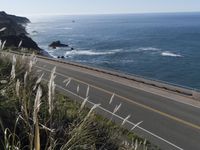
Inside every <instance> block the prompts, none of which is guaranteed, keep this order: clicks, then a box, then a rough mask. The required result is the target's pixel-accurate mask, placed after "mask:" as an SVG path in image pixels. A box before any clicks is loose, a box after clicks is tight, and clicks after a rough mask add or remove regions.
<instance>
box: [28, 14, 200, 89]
mask: <svg viewBox="0 0 200 150" xmlns="http://www.w3.org/2000/svg"><path fill="white" fill-rule="evenodd" d="M30 19H31V21H32V23H31V24H29V26H28V32H29V33H30V36H31V37H32V38H33V39H34V40H35V41H36V42H37V43H38V44H39V46H40V47H41V48H43V49H44V50H46V51H48V52H49V53H50V54H51V55H52V56H54V57H57V56H62V55H64V56H65V59H66V60H70V61H75V62H79V63H83V64H88V65H92V66H97V67H103V68H109V69H114V70H117V71H121V72H124V73H129V74H137V75H141V76H145V77H148V78H153V79H157V80H162V81H166V82H171V83H175V84H179V85H184V86H188V87H192V88H198V89H200V13H168V14H167V13H165V14H164V13H163V14H126V15H82V16H81V15H80V16H78V15H76V16H48V17H47V16H46V17H44V16H43V17H42V16H40V17H32V18H30ZM32 31H37V34H36V33H32ZM55 40H60V41H61V42H62V43H65V44H69V45H70V47H73V48H74V50H70V48H59V49H56V50H53V49H50V48H48V45H49V44H50V43H51V42H52V41H55Z"/></svg>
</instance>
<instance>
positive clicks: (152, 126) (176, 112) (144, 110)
mask: <svg viewBox="0 0 200 150" xmlns="http://www.w3.org/2000/svg"><path fill="white" fill-rule="evenodd" d="M55 66H56V79H55V82H56V85H57V89H58V90H59V91H61V92H63V93H65V94H66V95H68V96H69V97H72V98H75V99H77V100H83V99H84V98H85V97H86V91H87V87H88V86H89V87H90V90H89V103H90V104H101V106H100V107H99V108H98V109H97V113H100V114H101V115H103V116H105V117H107V118H111V116H112V115H111V113H112V112H113V110H114V108H115V107H116V106H117V105H119V104H121V107H120V109H119V111H118V112H117V113H116V115H114V116H113V120H114V121H115V122H116V123H118V124H121V123H122V121H123V118H126V117H127V116H128V115H130V118H128V121H127V122H126V123H125V125H124V127H125V128H127V129H129V130H130V129H131V128H132V127H133V126H134V124H136V123H138V122H140V121H143V122H142V123H141V124H140V125H139V126H138V127H137V128H135V129H134V130H133V132H135V133H136V134H138V135H139V136H141V137H143V138H146V139H147V140H149V141H150V142H152V143H154V144H155V145H158V146H159V147H160V148H161V149H166V150H182V149H184V150H200V102H199V101H197V100H194V99H193V97H192V95H188V94H183V93H181V92H175V91H171V90H167V89H162V88H159V87H154V86H151V85H146V84H145V83H140V82H137V81H133V80H130V79H128V78H122V77H120V76H114V75H111V74H107V73H104V72H100V71H96V70H93V69H88V68H84V67H81V66H76V65H71V64H70V63H69V64H68V63H63V62H59V61H54V60H51V59H43V58H42V57H40V58H38V61H37V64H36V65H34V72H35V73H36V74H37V75H38V76H39V75H40V74H42V73H45V76H44V78H45V79H44V80H46V81H48V79H49V74H50V72H51V70H52V69H53V68H54V67H55ZM122 76H123V75H122ZM69 77H70V78H71V79H72V80H71V82H70V83H69V85H68V86H67V87H66V83H63V81H64V80H66V79H68V78H69ZM77 86H79V92H77ZM177 88H178V87H177ZM113 93H114V98H113V100H112V102H111V101H110V98H111V97H112V95H113Z"/></svg>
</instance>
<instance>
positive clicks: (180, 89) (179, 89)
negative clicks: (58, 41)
mask: <svg viewBox="0 0 200 150" xmlns="http://www.w3.org/2000/svg"><path fill="white" fill-rule="evenodd" d="M8 52H9V53H12V54H16V55H23V54H24V55H26V56H30V55H31V54H30V53H23V54H22V53H19V52H14V51H8ZM0 53H1V52H0ZM36 56H37V57H38V58H41V59H45V60H49V61H56V62H59V63H63V64H68V65H72V66H76V67H80V68H85V69H89V70H93V71H97V72H101V73H105V74H108V75H113V76H116V77H120V78H124V79H128V80H132V81H136V82H139V83H143V84H146V85H150V86H154V87H158V88H162V89H165V90H168V91H172V92H176V93H180V94H183V95H186V96H193V92H200V90H199V89H195V88H190V87H187V86H182V85H178V84H174V83H169V82H165V81H161V80H156V79H152V78H146V77H143V76H139V75H135V74H128V73H123V72H120V71H116V70H112V69H110V68H109V70H107V68H106V69H105V68H102V67H98V68H96V67H93V66H87V65H82V64H79V63H76V62H71V61H64V60H61V59H55V58H50V57H46V56H41V55H36Z"/></svg>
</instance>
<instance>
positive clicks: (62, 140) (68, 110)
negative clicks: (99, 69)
mask: <svg viewBox="0 0 200 150" xmlns="http://www.w3.org/2000/svg"><path fill="white" fill-rule="evenodd" d="M36 62H37V58H36V57H35V56H34V55H32V56H30V57H29V59H27V58H26V57H25V56H21V57H20V58H19V57H18V58H16V57H15V55H13V56H12V59H10V57H8V56H6V55H5V53H2V54H1V53H0V140H1V141H0V149H2V150H3V149H4V150H19V149H30V150H33V149H35V150H40V149H41V150H54V149H55V150H57V149H61V150H66V149H70V150H84V149H85V150H90V149H91V150H95V149H97V150H105V149H107V150H147V149H158V148H157V147H156V146H153V145H151V144H150V143H149V142H147V141H146V140H144V139H141V138H139V137H138V136H136V135H135V134H133V133H132V132H129V131H127V130H126V129H123V128H122V126H118V125H116V124H115V123H114V122H112V121H111V120H109V119H105V118H103V117H101V116H99V115H97V114H95V113H94V110H95V109H96V108H98V107H99V106H100V105H99V104H95V105H94V106H92V107H91V108H88V107H86V103H87V98H86V99H85V100H84V101H83V102H82V103H77V102H75V101H73V100H70V99H69V98H68V97H66V96H64V95H62V94H61V93H59V92H58V91H56V90H55V87H56V85H55V81H54V79H55V77H56V75H55V74H56V68H54V69H53V70H52V72H51V75H50V76H49V82H48V84H47V83H45V82H42V79H43V74H41V76H39V77H37V76H35V75H34V71H33V66H34V65H35V63H36ZM69 81H70V80H66V81H64V82H69ZM116 111H117V110H116ZM125 122H126V120H124V121H123V123H125ZM136 126H137V125H136ZM136 126H135V127H136Z"/></svg>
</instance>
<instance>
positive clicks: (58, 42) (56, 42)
mask: <svg viewBox="0 0 200 150" xmlns="http://www.w3.org/2000/svg"><path fill="white" fill-rule="evenodd" d="M68 46H69V45H67V44H62V43H61V42H60V41H54V42H52V43H51V44H50V45H49V47H52V48H53V49H56V48H57V47H68Z"/></svg>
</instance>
